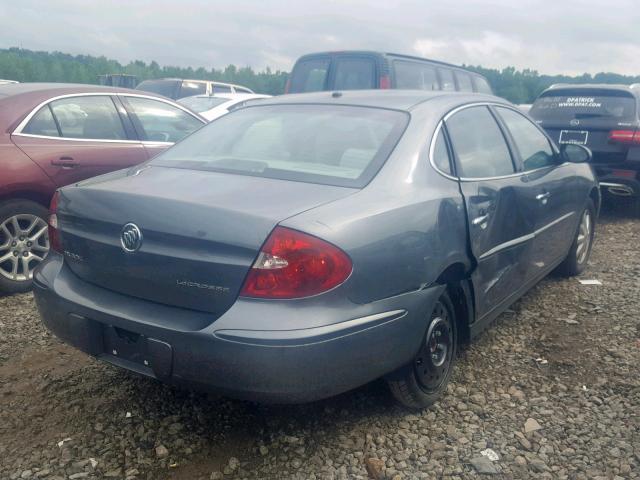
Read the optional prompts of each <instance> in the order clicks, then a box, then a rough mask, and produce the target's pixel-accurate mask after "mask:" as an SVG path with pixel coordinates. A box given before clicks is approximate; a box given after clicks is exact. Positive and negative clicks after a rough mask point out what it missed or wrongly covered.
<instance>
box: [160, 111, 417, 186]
mask: <svg viewBox="0 0 640 480" xmlns="http://www.w3.org/2000/svg"><path fill="white" fill-rule="evenodd" d="M408 118H409V117H408V115H407V114H406V113H404V112H398V111H393V110H383V109H376V108H364V107H347V106H338V105H268V106H251V107H247V108H242V109H239V110H236V111H234V112H231V113H229V114H227V115H225V116H223V117H221V118H219V119H218V120H216V121H215V122H213V123H211V124H209V125H207V126H206V127H203V128H202V129H201V130H199V131H198V132H196V133H194V134H193V135H191V136H190V137H189V138H187V139H185V141H184V142H181V143H180V144H178V145H176V146H175V147H173V148H171V149H169V150H167V151H166V152H165V153H163V154H161V155H160V156H158V157H156V159H155V160H154V161H153V162H154V164H158V165H166V166H172V167H181V168H190V169H196V170H198V169H200V170H212V171H221V172H228V173H236V174H242V175H252V176H257V177H268V178H278V179H283V180H294V181H302V182H310V183H321V184H327V185H339V186H346V187H357V188H361V187H363V186H364V185H366V184H367V183H368V182H369V181H370V180H371V178H373V176H374V175H375V174H376V173H377V171H378V169H379V168H380V167H381V166H382V164H383V163H384V162H385V161H386V160H387V157H388V156H389V154H390V153H391V150H392V149H393V147H394V146H395V144H396V143H397V141H398V139H399V138H400V135H402V132H403V131H404V128H405V126H406V124H407V122H408Z"/></svg>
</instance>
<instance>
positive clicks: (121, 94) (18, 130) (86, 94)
mask: <svg viewBox="0 0 640 480" xmlns="http://www.w3.org/2000/svg"><path fill="white" fill-rule="evenodd" d="M104 96H110V97H111V96H117V97H125V98H126V97H137V98H146V99H149V100H156V101H158V102H162V103H166V104H167V105H170V106H172V107H176V108H178V109H179V110H182V111H183V112H185V113H187V114H189V115H190V116H192V117H193V118H195V119H196V120H198V121H200V122H201V123H202V125H206V124H207V122H206V121H203V120H202V119H201V118H200V117H199V116H197V115H195V114H194V113H193V112H191V111H189V110H188V109H187V108H185V107H183V106H182V105H180V104H178V103H177V102H172V101H170V100H165V99H164V98H158V97H154V96H151V95H143V94H138V93H128V92H82V93H67V94H65V95H58V96H56V97H51V98H49V99H47V100H45V101H44V102H41V103H40V104H39V105H37V106H36V107H35V108H33V110H31V112H29V114H28V115H27V116H26V117H24V119H23V120H22V121H21V122H20V123H19V124H18V126H17V127H16V128H15V129H14V130H13V132H11V135H17V136H20V137H32V138H47V139H54V140H65V141H72V142H105V143H128V144H132V143H143V144H144V143H149V144H162V145H173V142H149V141H146V140H128V139H127V140H112V139H103V138H70V137H51V136H49V135H35V134H32V133H22V130H24V128H25V127H26V126H27V124H28V123H29V122H30V121H31V119H32V118H33V116H34V115H35V114H36V113H38V112H39V111H40V109H41V108H42V107H44V106H45V105H48V104H50V103H51V102H55V101H56V100H62V99H65V98H75V97H104Z"/></svg>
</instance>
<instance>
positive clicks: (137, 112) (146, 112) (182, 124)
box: [125, 96, 202, 142]
mask: <svg viewBox="0 0 640 480" xmlns="http://www.w3.org/2000/svg"><path fill="white" fill-rule="evenodd" d="M125 98H126V101H127V103H128V104H129V106H130V107H131V109H132V111H133V118H134V122H135V123H136V127H137V129H138V130H142V131H141V136H142V139H143V140H147V141H151V142H178V141H180V140H182V139H183V138H184V137H185V136H187V135H188V134H190V133H191V132H193V131H194V130H196V129H198V128H200V127H201V126H202V122H201V121H200V120H198V119H197V118H195V117H193V116H192V115H189V114H188V113H187V112H185V111H184V110H180V109H179V108H176V107H174V106H173V105H168V104H166V103H164V102H161V101H158V100H151V99H149V98H140V97H129V96H127V97H125Z"/></svg>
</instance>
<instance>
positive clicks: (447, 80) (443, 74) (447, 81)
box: [438, 68, 456, 91]
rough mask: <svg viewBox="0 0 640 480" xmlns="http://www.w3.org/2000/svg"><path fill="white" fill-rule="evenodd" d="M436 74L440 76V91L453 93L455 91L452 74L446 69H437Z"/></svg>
mask: <svg viewBox="0 0 640 480" xmlns="http://www.w3.org/2000/svg"><path fill="white" fill-rule="evenodd" d="M438 74H439V75H440V82H441V86H442V90H445V91H453V90H455V89H456V84H455V82H454V81H453V72H452V71H451V70H449V69H448V68H439V69H438Z"/></svg>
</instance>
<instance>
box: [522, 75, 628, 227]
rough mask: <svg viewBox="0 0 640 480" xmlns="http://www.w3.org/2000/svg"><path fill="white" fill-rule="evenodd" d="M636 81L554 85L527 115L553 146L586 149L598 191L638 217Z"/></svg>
mask: <svg viewBox="0 0 640 480" xmlns="http://www.w3.org/2000/svg"><path fill="white" fill-rule="evenodd" d="M639 102H640V84H634V85H630V86H629V85H611V84H582V85H571V84H557V85H552V86H551V87H549V88H548V89H546V90H545V91H543V92H542V93H541V94H540V96H539V97H538V98H537V99H536V101H535V102H534V103H533V106H532V107H531V110H530V111H529V115H531V117H533V119H534V120H536V122H537V123H538V125H540V126H541V127H542V128H544V129H545V130H546V132H547V133H548V134H549V136H551V138H552V139H553V140H554V141H556V142H557V143H558V144H560V145H562V144H566V143H573V144H578V145H584V146H586V147H588V148H590V149H591V151H592V152H593V158H592V160H591V162H592V165H593V168H594V170H595V172H596V174H597V176H598V179H599V181H600V187H601V191H602V193H603V194H604V195H605V196H606V197H609V198H610V199H611V198H616V199H619V200H625V201H626V202H629V203H630V204H631V207H632V209H633V210H634V212H635V213H636V214H638V215H640V117H639V112H638V103H639Z"/></svg>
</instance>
